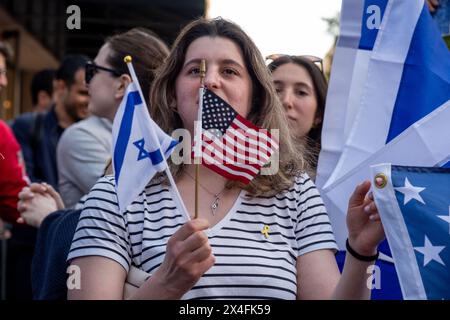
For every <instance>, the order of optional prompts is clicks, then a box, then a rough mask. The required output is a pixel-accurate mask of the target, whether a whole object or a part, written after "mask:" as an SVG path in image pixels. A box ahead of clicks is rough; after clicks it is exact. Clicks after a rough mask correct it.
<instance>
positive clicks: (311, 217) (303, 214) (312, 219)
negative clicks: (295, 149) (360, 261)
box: [295, 173, 338, 256]
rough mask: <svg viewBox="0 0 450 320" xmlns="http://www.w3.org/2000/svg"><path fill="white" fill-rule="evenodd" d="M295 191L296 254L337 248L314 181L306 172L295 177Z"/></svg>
mask: <svg viewBox="0 0 450 320" xmlns="http://www.w3.org/2000/svg"><path fill="white" fill-rule="evenodd" d="M295 193H296V194H297V197H296V198H297V203H296V206H297V218H296V225H295V239H296V241H297V245H298V255H299V256H300V255H303V254H305V253H308V252H311V251H315V250H320V249H334V250H338V247H337V244H336V241H335V239H334V234H333V229H332V227H331V223H330V219H329V217H328V213H327V210H326V208H325V205H324V204H323V201H322V198H321V197H320V194H319V191H318V190H317V188H316V186H315V185H314V182H313V181H312V180H311V178H309V177H308V175H307V174H306V173H304V174H302V175H301V176H300V177H299V178H297V179H296V183H295Z"/></svg>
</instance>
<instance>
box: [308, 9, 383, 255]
mask: <svg viewBox="0 0 450 320" xmlns="http://www.w3.org/2000/svg"><path fill="white" fill-rule="evenodd" d="M387 3H388V0H365V1H361V0H344V1H343V2H342V8H341V17H340V35H339V39H338V42H337V45H336V50H335V53H334V56H333V66H332V72H331V78H330V84H329V87H328V95H327V102H326V107H325V116H324V124H323V129H322V149H321V152H320V157H319V164H318V168H317V178H316V185H317V187H318V188H319V189H322V188H323V186H324V185H325V183H326V182H327V180H328V178H330V176H331V174H332V173H333V170H334V169H335V168H336V165H337V164H338V162H339V158H340V157H341V154H342V151H343V149H344V145H345V142H346V141H347V138H348V136H349V134H350V131H351V129H352V126H353V123H354V120H355V117H356V113H357V111H358V108H359V102H360V97H361V95H362V92H363V90H364V85H365V83H366V80H367V75H368V72H367V71H368V68H369V62H370V59H371V57H372V55H373V50H374V46H375V40H376V39H377V35H378V30H379V28H380V25H381V21H382V20H383V16H384V12H385V10H386V5H387ZM322 197H323V200H324V202H325V205H326V207H327V209H328V212H330V213H333V212H338V213H339V214H330V219H331V223H332V225H333V228H334V230H335V231H339V230H346V228H347V227H346V224H345V219H343V218H342V216H341V215H340V213H341V211H340V209H339V208H336V207H335V206H334V204H333V202H331V201H329V200H328V199H327V197H326V195H325V194H323V195H322ZM335 236H336V241H337V243H338V245H339V247H341V248H344V247H345V239H346V233H345V232H335Z"/></svg>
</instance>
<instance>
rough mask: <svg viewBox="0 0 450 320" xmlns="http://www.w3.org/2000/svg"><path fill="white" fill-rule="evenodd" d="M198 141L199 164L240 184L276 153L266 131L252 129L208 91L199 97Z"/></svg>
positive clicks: (245, 182) (247, 122)
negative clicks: (200, 117) (200, 110)
mask: <svg viewBox="0 0 450 320" xmlns="http://www.w3.org/2000/svg"><path fill="white" fill-rule="evenodd" d="M201 137H202V141H201V143H202V145H201V147H202V148H201V149H202V153H201V160H202V164H203V165H204V166H206V167H207V168H209V169H211V170H213V171H215V172H216V173H218V174H220V175H222V176H224V177H226V178H227V179H230V180H238V181H241V182H242V183H244V184H248V183H249V182H250V181H251V180H252V179H253V178H254V177H255V176H256V175H257V174H258V172H259V171H260V169H261V167H262V166H264V165H265V164H266V163H268V162H269V161H270V157H271V155H272V154H273V152H275V151H276V150H277V149H278V143H277V141H276V140H275V139H274V138H273V137H272V136H271V134H270V133H269V132H268V130H266V129H261V128H259V127H257V126H255V125H254V124H253V123H251V122H250V121H248V120H247V119H245V118H244V117H242V116H241V115H239V114H238V113H237V112H236V111H235V110H234V109H233V108H232V107H231V106H230V105H229V104H228V103H227V102H225V101H224V100H223V99H222V98H220V97H219V96H217V95H216V94H215V93H213V92H212V91H210V90H208V89H205V90H204V94H203V111H202V135H201ZM195 143H197V142H196V141H195ZM195 143H194V144H195Z"/></svg>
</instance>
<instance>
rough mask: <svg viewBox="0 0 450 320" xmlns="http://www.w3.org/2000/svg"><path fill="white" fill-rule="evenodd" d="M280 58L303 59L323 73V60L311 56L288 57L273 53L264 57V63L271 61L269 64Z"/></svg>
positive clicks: (287, 55)
mask: <svg viewBox="0 0 450 320" xmlns="http://www.w3.org/2000/svg"><path fill="white" fill-rule="evenodd" d="M282 57H291V58H303V59H306V60H309V61H311V62H312V63H314V64H315V65H316V66H317V67H318V68H319V69H320V71H321V72H322V73H323V60H322V58H319V57H316V56H312V55H302V56H293V55H289V54H280V53H274V54H270V55H268V56H267V57H266V62H267V61H268V60H271V61H270V63H272V62H273V61H275V60H277V59H279V58H282Z"/></svg>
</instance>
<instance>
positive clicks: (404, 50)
mask: <svg viewBox="0 0 450 320" xmlns="http://www.w3.org/2000/svg"><path fill="white" fill-rule="evenodd" d="M349 4H353V0H344V1H343V10H344V9H345V10H346V11H347V13H346V14H345V15H343V16H342V19H344V20H345V19H349V21H342V24H343V25H344V26H345V25H353V24H356V26H354V27H353V29H352V30H353V31H355V30H356V29H357V27H358V25H359V26H361V31H360V32H359V35H358V34H357V36H354V37H359V38H360V41H359V46H358V50H360V51H361V50H364V48H369V50H366V51H370V52H369V53H368V54H366V55H365V57H366V58H367V59H368V60H367V61H366V63H362V62H361V61H360V60H361V59H355V64H354V65H353V68H347V69H348V70H347V71H345V70H343V69H342V68H341V69H332V78H331V83H330V88H332V87H333V85H336V84H334V83H333V81H339V79H340V78H343V79H346V78H350V79H352V80H351V82H352V83H353V82H354V81H355V79H363V83H362V84H361V83H360V84H359V86H360V87H359V89H358V90H355V89H354V88H355V87H354V86H352V87H350V89H349V90H350V91H349V92H346V93H341V95H343V94H347V96H348V99H347V101H344V100H339V99H336V97H335V96H333V94H332V93H333V91H331V95H329V96H328V98H327V109H330V110H326V113H325V121H324V129H323V130H324V131H323V133H322V144H323V150H322V152H321V154H320V157H319V167H318V177H317V179H318V186H319V188H320V189H321V194H322V195H323V198H324V202H325V204H326V205H327V208H328V209H329V213H330V218H331V220H332V223H333V224H334V230H336V238H337V241H338V244H339V245H340V247H341V248H342V247H343V246H342V244H343V241H344V240H345V238H346V231H345V230H346V228H345V217H344V215H345V212H346V208H347V202H348V197H347V195H349V194H351V192H352V190H353V189H354V186H355V185H356V184H358V183H359V182H360V181H357V182H355V180H349V181H347V182H344V181H345V180H346V179H347V178H349V177H353V178H356V176H355V175H354V173H355V171H352V170H355V168H356V167H358V166H362V165H361V164H362V163H363V164H364V165H366V166H367V165H368V164H369V163H370V162H371V161H368V162H364V161H365V160H366V159H368V158H369V157H371V156H372V155H373V154H374V153H376V152H378V151H380V149H382V148H384V147H385V145H386V144H390V143H391V142H392V141H393V139H395V137H397V136H398V135H399V134H401V133H402V132H404V131H405V130H407V129H408V128H410V127H411V126H412V125H413V124H414V123H416V122H417V121H419V120H420V119H423V118H424V117H426V116H427V115H428V114H430V113H431V112H433V110H435V109H437V108H440V107H441V106H443V105H445V104H446V102H447V101H449V99H450V52H449V51H448V49H447V47H446V46H445V43H444V41H443V40H442V38H441V35H440V33H439V31H438V29H437V26H436V24H435V22H434V21H433V20H432V18H431V16H430V13H429V11H428V8H427V6H426V4H425V2H424V1H423V0H417V1H408V0H373V1H372V0H371V1H364V6H361V5H359V6H354V7H351V6H349ZM361 9H362V10H365V11H364V12H363V13H359V14H358V13H353V14H350V13H349V10H350V11H351V10H361ZM367 13H370V15H367ZM377 13H379V14H378V15H379V16H381V17H382V20H381V23H380V25H379V28H378V30H377V32H376V33H374V30H369V31H367V30H366V31H365V29H367V28H366V27H367V26H368V25H371V23H372V22H373V21H375V20H377V19H376V16H377ZM361 16H362V17H363V22H360V20H361ZM358 19H359V20H358ZM375 24H376V23H375ZM375 29H377V28H375ZM347 33H348V31H347ZM350 35H351V33H350ZM353 42H354V39H353ZM353 49H354V48H353ZM339 50H341V51H340V53H341V54H342V55H345V54H348V53H345V52H343V51H342V48H339V47H338V48H337V51H339ZM347 51H348V50H347ZM358 54H359V55H357V56H356V57H357V58H358V57H360V56H362V55H361V54H360V53H359V52H358ZM333 67H334V66H333ZM335 72H337V73H339V72H341V73H342V72H344V73H346V74H347V75H346V76H342V75H335V74H334V73H335ZM358 81H359V80H358ZM361 85H362V86H361ZM342 101H344V102H346V104H345V105H340V102H342ZM340 108H342V110H343V115H342V116H341V117H342V119H341V121H337V120H336V119H337V118H336V117H335V118H329V119H327V116H328V114H338V113H339V112H340V111H339V110H340ZM327 123H328V124H329V125H328V126H327ZM332 125H335V126H336V128H335V130H334V131H333V130H331V129H330V128H332ZM435 130H438V131H439V130H440V128H435ZM339 132H340V134H339ZM336 133H337V136H338V138H337V139H338V141H337V140H336V137H334V136H333V135H336ZM409 137H410V138H411V136H409ZM436 137H437V139H442V138H444V137H445V135H440V136H439V135H438V136H436ZM416 138H417V139H418V141H417V140H414V139H412V140H411V141H412V142H411V143H413V145H414V146H416V145H417V146H420V145H421V141H420V137H416ZM342 141H345V143H344V144H342ZM429 143H431V141H429ZM423 147H424V148H425V149H426V148H427V146H423ZM389 150H390V152H395V157H396V158H401V160H399V161H401V164H405V165H423V166H433V165H442V163H438V162H436V161H435V159H434V158H433V157H431V158H430V162H428V163H420V164H419V163H418V162H420V161H419V160H418V159H422V158H421V157H419V158H417V157H416V156H413V155H412V153H411V151H412V150H411V147H409V148H405V149H402V150H403V151H402V150H396V147H393V148H391V149H389ZM421 150H423V149H421ZM447 150H448V149H447ZM447 150H443V152H444V153H445V152H447ZM384 154H386V153H384ZM330 155H331V156H330ZM338 158H339V160H337V159H338ZM396 163H399V164H400V162H398V161H397V162H396ZM331 170H332V173H331V174H330V172H331ZM362 170H363V171H364V177H365V178H367V177H368V167H366V168H365V169H364V168H362ZM352 172H353V173H352ZM359 178H361V176H360V177H359ZM329 196H332V197H334V198H333V199H329ZM337 197H339V198H340V199H339V200H337Z"/></svg>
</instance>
